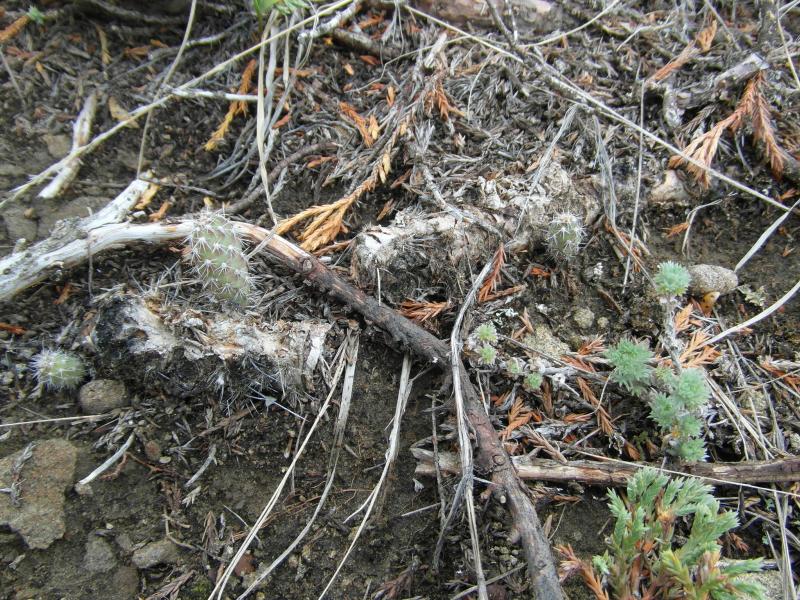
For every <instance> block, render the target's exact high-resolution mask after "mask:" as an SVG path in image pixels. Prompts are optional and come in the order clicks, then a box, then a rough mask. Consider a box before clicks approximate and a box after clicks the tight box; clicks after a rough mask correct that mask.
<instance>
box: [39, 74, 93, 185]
mask: <svg viewBox="0 0 800 600" xmlns="http://www.w3.org/2000/svg"><path fill="white" fill-rule="evenodd" d="M96 114H97V92H96V91H94V90H92V91H91V92H90V93H89V95H88V96H87V97H86V102H84V104H83V109H82V110H81V112H80V114H79V115H78V118H77V119H75V123H73V124H72V149H71V150H70V154H71V153H72V152H74V151H75V150H77V149H78V148H80V147H81V146H83V145H84V144H86V143H87V142H88V141H89V136H90V135H91V134H92V125H93V124H94V117H95V115H96ZM80 168H81V159H80V157H75V158H73V159H71V160H69V161H67V163H66V164H65V165H64V166H63V168H62V169H61V171H59V172H58V174H57V175H56V176H55V177H53V179H52V181H51V182H50V183H48V184H47V186H46V187H45V188H44V189H43V190H42V191H41V192H39V198H56V197H58V196H60V195H61V192H63V191H64V190H65V189H66V188H67V187H68V186H69V184H70V183H72V181H73V180H74V179H75V177H77V175H78V171H79V170H80Z"/></svg>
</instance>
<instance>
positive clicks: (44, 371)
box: [33, 350, 86, 390]
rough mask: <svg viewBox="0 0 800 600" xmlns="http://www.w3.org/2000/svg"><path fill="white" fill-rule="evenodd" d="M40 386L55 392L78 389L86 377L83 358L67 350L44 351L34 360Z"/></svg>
mask: <svg viewBox="0 0 800 600" xmlns="http://www.w3.org/2000/svg"><path fill="white" fill-rule="evenodd" d="M33 371H34V373H35V375H36V380H37V381H38V382H39V385H43V386H45V387H47V388H49V389H53V390H70V389H73V388H76V387H77V386H78V384H80V383H81V382H82V381H83V379H84V378H85V377H86V367H84V365H83V361H82V360H81V357H80V356H78V355H77V354H75V353H74V352H67V351H66V350H42V351H41V352H40V353H39V354H37V355H36V356H35V357H34V359H33Z"/></svg>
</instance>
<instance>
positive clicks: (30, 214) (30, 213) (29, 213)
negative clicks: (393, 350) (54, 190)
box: [22, 206, 36, 220]
mask: <svg viewBox="0 0 800 600" xmlns="http://www.w3.org/2000/svg"><path fill="white" fill-rule="evenodd" d="M22 216H23V217H25V218H26V219H31V220H33V219H35V218H36V209H35V208H33V207H32V206H31V207H29V208H26V209H25V210H24V211H23V213H22Z"/></svg>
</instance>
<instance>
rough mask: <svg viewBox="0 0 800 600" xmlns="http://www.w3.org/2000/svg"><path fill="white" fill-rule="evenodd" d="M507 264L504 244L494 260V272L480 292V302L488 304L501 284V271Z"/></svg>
mask: <svg viewBox="0 0 800 600" xmlns="http://www.w3.org/2000/svg"><path fill="white" fill-rule="evenodd" d="M505 264H506V250H505V248H504V247H503V244H500V247H499V248H498V249H497V251H496V252H495V253H494V258H493V259H492V271H491V273H489V275H488V277H486V279H485V280H484V282H483V285H482V286H481V289H480V290H478V302H486V301H487V300H489V299H490V297H491V296H492V295H493V294H494V292H495V290H496V289H497V284H498V283H500V270H501V269H502V268H503V266H504V265H505Z"/></svg>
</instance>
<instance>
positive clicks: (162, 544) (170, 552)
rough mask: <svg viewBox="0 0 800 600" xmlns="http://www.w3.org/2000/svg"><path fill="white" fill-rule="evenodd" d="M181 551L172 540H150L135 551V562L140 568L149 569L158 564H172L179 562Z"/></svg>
mask: <svg viewBox="0 0 800 600" xmlns="http://www.w3.org/2000/svg"><path fill="white" fill-rule="evenodd" d="M179 558H180V552H179V551H178V546H177V545H175V544H174V543H173V542H171V541H170V540H166V539H165V540H158V541H157V542H150V543H149V544H147V545H146V546H144V547H142V548H139V549H138V550H136V551H135V552H134V553H133V559H132V560H133V564H135V565H136V566H137V567H138V568H140V569H149V568H150V567H155V566H156V565H164V564H166V565H171V564H175V563H176V562H178V559H179Z"/></svg>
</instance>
